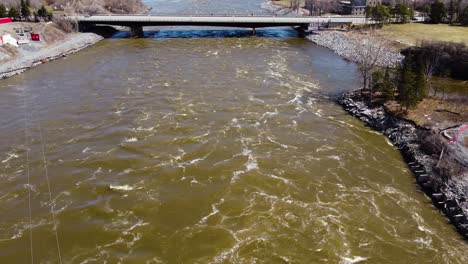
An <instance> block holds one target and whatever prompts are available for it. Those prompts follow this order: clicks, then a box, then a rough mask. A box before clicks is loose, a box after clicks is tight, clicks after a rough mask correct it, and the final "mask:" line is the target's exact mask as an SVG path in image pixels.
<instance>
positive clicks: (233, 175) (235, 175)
mask: <svg viewBox="0 0 468 264" xmlns="http://www.w3.org/2000/svg"><path fill="white" fill-rule="evenodd" d="M243 173H245V171H242V170H241V171H235V172H233V173H232V179H231V184H232V183H235V182H236V181H237V180H239V178H240V175H242V174H243Z"/></svg>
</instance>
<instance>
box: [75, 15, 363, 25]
mask: <svg viewBox="0 0 468 264" xmlns="http://www.w3.org/2000/svg"><path fill="white" fill-rule="evenodd" d="M72 18H74V19H76V20H77V21H78V22H79V23H87V24H108V25H121V26H168V25H187V26H226V27H277V26H301V25H308V24H313V23H327V22H330V23H358V24H359V23H366V19H365V18H363V17H276V16H142V15H135V16H133V15H125V16H120V15H109V16H106V15H99V16H74V17H72Z"/></svg>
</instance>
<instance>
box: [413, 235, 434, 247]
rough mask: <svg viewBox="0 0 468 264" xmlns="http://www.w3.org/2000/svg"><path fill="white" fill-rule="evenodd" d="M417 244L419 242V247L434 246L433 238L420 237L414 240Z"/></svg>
mask: <svg viewBox="0 0 468 264" xmlns="http://www.w3.org/2000/svg"><path fill="white" fill-rule="evenodd" d="M413 241H414V242H415V243H416V244H418V247H427V248H431V247H432V238H430V237H428V238H422V237H418V238H416V239H415V240H413Z"/></svg>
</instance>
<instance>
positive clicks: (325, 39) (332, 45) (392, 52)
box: [307, 31, 404, 67]
mask: <svg viewBox="0 0 468 264" xmlns="http://www.w3.org/2000/svg"><path fill="white" fill-rule="evenodd" d="M354 34H358V33H354ZM362 37H365V36H361V35H353V33H352V32H341V31H319V32H317V33H315V34H311V35H309V36H307V39H309V40H311V41H312V42H314V43H315V44H317V45H319V46H322V47H326V48H329V49H331V50H333V51H334V52H335V53H336V54H338V55H340V56H341V57H343V58H345V59H347V60H350V61H356V57H355V53H354V51H353V48H352V47H354V46H355V45H359V42H358V41H356V38H362ZM403 59H404V56H403V55H401V54H400V52H399V51H398V50H396V49H392V48H388V47H384V48H383V49H382V51H381V54H380V56H379V60H378V61H377V64H378V65H379V66H381V67H394V66H395V65H398V64H400V63H401V61H402V60H403Z"/></svg>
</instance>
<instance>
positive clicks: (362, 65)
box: [350, 30, 387, 102]
mask: <svg viewBox="0 0 468 264" xmlns="http://www.w3.org/2000/svg"><path fill="white" fill-rule="evenodd" d="M352 42H353V43H351V44H350V46H351V47H350V49H351V50H352V56H353V60H354V61H356V62H357V63H358V64H359V71H360V73H361V76H362V80H363V89H369V91H370V101H371V102H372V94H373V87H372V86H371V85H370V83H371V76H372V73H373V72H374V71H375V70H376V68H377V67H378V66H380V65H383V64H384V62H383V61H382V54H383V52H384V49H385V45H386V44H387V40H385V38H383V37H377V36H376V34H375V32H374V31H373V30H371V31H368V34H367V36H366V37H359V38H353V41H352Z"/></svg>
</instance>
